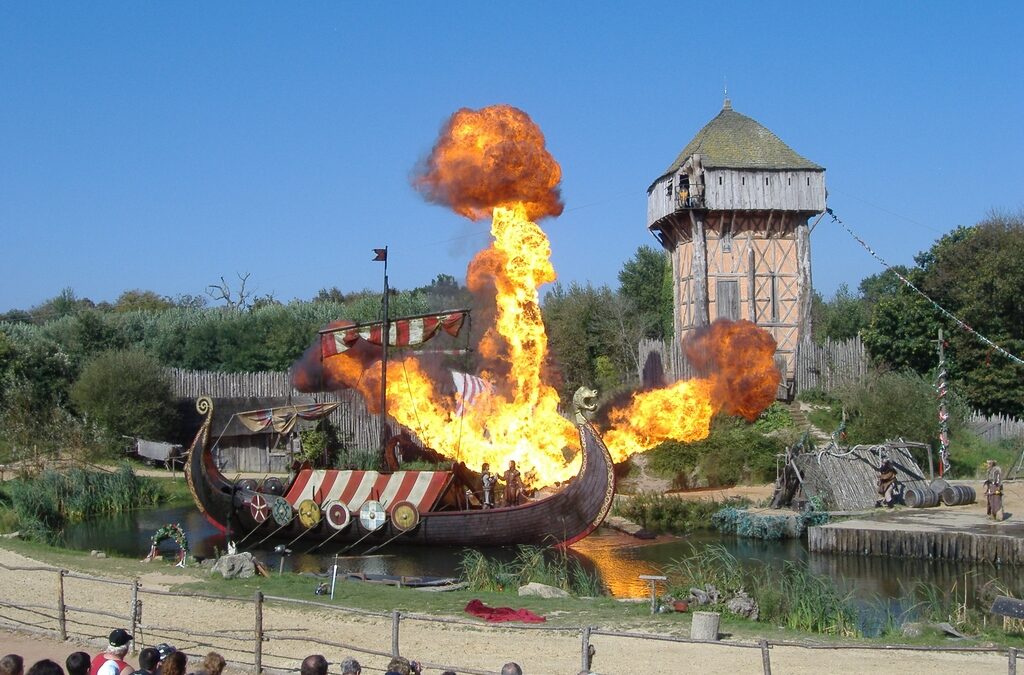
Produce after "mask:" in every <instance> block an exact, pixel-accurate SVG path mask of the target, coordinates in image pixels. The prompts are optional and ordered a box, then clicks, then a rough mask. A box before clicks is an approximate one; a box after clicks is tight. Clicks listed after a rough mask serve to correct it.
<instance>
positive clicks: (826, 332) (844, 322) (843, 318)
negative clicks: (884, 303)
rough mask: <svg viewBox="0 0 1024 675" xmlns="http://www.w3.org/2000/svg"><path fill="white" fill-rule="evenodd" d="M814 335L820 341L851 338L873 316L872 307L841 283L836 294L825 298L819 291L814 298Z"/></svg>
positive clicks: (865, 325)
mask: <svg viewBox="0 0 1024 675" xmlns="http://www.w3.org/2000/svg"><path fill="white" fill-rule="evenodd" d="M812 314H813V321H812V325H813V327H814V337H815V339H816V340H817V341H818V342H824V341H825V339H826V338H827V339H830V340H849V339H850V338H853V337H856V336H857V335H859V334H860V332H861V331H862V330H864V329H865V328H866V327H867V325H868V323H869V321H870V318H871V315H870V307H869V305H868V303H867V302H866V301H865V300H864V299H863V298H861V297H858V296H856V295H854V294H853V293H851V292H850V288H849V286H847V285H846V284H840V285H839V288H838V289H836V292H835V295H833V296H832V297H831V298H830V299H829V300H824V299H823V298H822V297H821V296H820V295H818V294H817V293H815V294H814V296H813V298H812Z"/></svg>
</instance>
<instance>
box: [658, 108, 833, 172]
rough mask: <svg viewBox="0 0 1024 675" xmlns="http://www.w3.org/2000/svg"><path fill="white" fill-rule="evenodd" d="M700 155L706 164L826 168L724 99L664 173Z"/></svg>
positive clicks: (778, 167) (802, 168)
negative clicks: (800, 153) (719, 107)
mask: <svg viewBox="0 0 1024 675" xmlns="http://www.w3.org/2000/svg"><path fill="white" fill-rule="evenodd" d="M698 153H699V154H700V155H701V160H702V162H703V164H704V166H705V167H707V168H712V169H713V168H718V169H758V170H765V169H767V170H785V169H795V170H806V171H824V167H822V166H819V165H817V164H815V163H814V162H812V161H810V160H809V159H805V158H804V157H801V156H800V155H798V154H797V153H796V152H794V151H793V149H792V148H790V147H789V146H788V145H786V144H785V143H783V142H782V141H781V140H779V137H778V136H776V135H775V134H773V133H772V132H771V131H769V130H768V129H767V128H766V127H764V126H762V125H761V124H760V123H758V122H757V121H755V120H753V119H751V118H749V117H747V116H746V115H741V114H740V113H738V112H736V111H735V110H733V109H732V104H731V102H730V101H729V99H725V104H724V105H723V106H722V112H720V113H718V115H717V116H716V117H715V118H714V119H713V120H711V121H710V122H708V123H707V124H706V125H704V128H703V129H701V130H700V131H698V132H697V135H696V136H694V137H693V140H691V141H690V142H689V143H687V144H686V147H685V148H683V151H682V152H681V153H679V156H678V157H676V161H674V162H672V166H670V167H669V168H668V169H667V170H666V171H665V173H664V174H662V175H666V174H670V173H673V172H674V171H676V169H678V168H679V167H680V166H682V165H683V163H684V162H685V161H686V160H687V158H689V157H690V156H691V155H695V154H698Z"/></svg>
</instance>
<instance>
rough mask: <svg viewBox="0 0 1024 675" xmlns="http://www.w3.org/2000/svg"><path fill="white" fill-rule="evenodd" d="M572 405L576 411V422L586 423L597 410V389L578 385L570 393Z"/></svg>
mask: <svg viewBox="0 0 1024 675" xmlns="http://www.w3.org/2000/svg"><path fill="white" fill-rule="evenodd" d="M572 405H573V408H574V409H575V411H576V424H586V423H587V422H589V421H590V419H591V418H592V417H593V416H594V411H596V410H597V390H596V389H591V388H590V387H580V388H579V389H577V390H576V393H575V394H573V395H572Z"/></svg>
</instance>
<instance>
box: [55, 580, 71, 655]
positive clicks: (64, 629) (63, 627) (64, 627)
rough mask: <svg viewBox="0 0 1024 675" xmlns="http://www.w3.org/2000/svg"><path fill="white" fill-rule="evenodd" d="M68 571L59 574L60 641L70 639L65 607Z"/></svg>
mask: <svg viewBox="0 0 1024 675" xmlns="http://www.w3.org/2000/svg"><path fill="white" fill-rule="evenodd" d="M67 573H68V571H67V570H60V571H59V572H57V623H58V624H59V625H60V639H61V640H67V639H68V623H67V618H68V617H67V610H66V608H65V607H64V575H65V574H67Z"/></svg>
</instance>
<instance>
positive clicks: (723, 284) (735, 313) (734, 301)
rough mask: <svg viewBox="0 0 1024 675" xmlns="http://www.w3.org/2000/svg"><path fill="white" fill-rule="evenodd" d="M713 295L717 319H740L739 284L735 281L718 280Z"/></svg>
mask: <svg viewBox="0 0 1024 675" xmlns="http://www.w3.org/2000/svg"><path fill="white" fill-rule="evenodd" d="M716 290H717V293H716V294H715V295H716V296H717V297H716V303H717V305H718V318H719V319H732V320H733V321H736V320H738V319H739V318H740V282H739V281H738V280H736V279H719V280H718V285H717V287H716Z"/></svg>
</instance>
